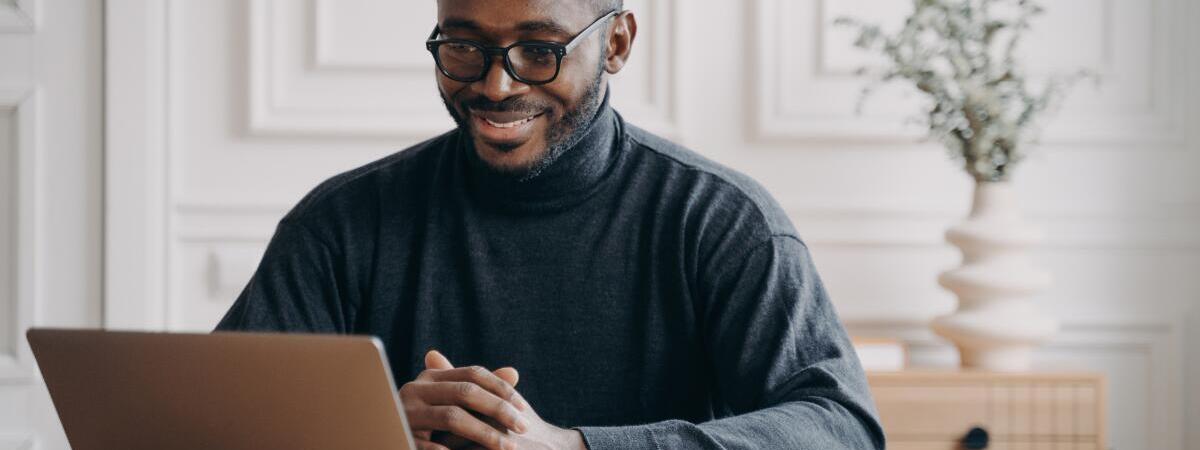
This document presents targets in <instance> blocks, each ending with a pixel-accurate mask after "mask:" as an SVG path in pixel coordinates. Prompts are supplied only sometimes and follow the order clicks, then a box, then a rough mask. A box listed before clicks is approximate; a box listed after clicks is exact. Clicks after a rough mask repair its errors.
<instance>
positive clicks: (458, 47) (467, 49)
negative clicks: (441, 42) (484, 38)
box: [445, 42, 479, 53]
mask: <svg viewBox="0 0 1200 450" xmlns="http://www.w3.org/2000/svg"><path fill="white" fill-rule="evenodd" d="M445 45H446V50H449V51H452V52H454V53H472V52H477V51H479V49H478V48H475V46H474V45H468V44H463V43H459V42H451V43H449V44H445Z"/></svg>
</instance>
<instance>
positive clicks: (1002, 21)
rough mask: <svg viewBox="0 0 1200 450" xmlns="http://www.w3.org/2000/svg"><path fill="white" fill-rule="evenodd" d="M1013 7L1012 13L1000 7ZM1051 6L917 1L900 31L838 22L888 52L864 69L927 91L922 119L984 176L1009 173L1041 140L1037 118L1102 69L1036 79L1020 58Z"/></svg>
mask: <svg viewBox="0 0 1200 450" xmlns="http://www.w3.org/2000/svg"><path fill="white" fill-rule="evenodd" d="M1004 8H1007V11H1008V12H1009V14H1008V15H1007V16H1005V15H1002V14H997V13H996V12H997V9H1004ZM1044 12H1045V10H1044V9H1043V8H1042V7H1041V6H1040V5H1038V4H1037V2H1035V1H1033V0H913V12H912V14H911V15H909V16H908V18H907V19H905V21H904V26H903V27H902V28H901V29H900V30H899V31H896V32H895V33H891V34H889V33H886V32H884V31H883V30H882V28H880V26H879V25H875V24H868V23H863V22H861V21H859V20H857V19H854V18H850V17H841V18H838V19H837V20H836V21H835V23H836V24H837V25H840V26H847V27H852V28H854V29H856V30H857V32H858V36H857V38H856V39H855V41H854V45H855V46H856V47H859V48H862V49H865V50H868V51H872V52H875V53H878V54H880V55H882V56H883V57H884V59H885V60H886V64H885V65H884V66H883V67H879V68H874V69H867V68H863V69H860V70H859V71H858V73H859V74H863V75H869V76H871V77H872V78H873V79H874V81H873V82H872V83H870V84H868V85H867V86H866V87H864V88H863V93H862V96H861V97H860V98H859V102H858V110H859V111H861V110H862V107H863V104H864V102H865V100H866V98H867V97H869V96H870V95H871V94H872V92H873V91H874V89H875V87H876V86H878V85H881V84H885V83H890V82H894V81H898V80H904V81H906V82H908V83H909V84H911V85H912V86H913V87H915V88H916V89H917V91H919V92H921V93H922V94H923V95H924V96H925V97H926V98H927V99H928V100H929V107H928V109H927V110H926V114H925V115H924V116H923V117H922V118H921V123H922V124H923V125H925V126H927V127H928V128H929V136H930V137H931V138H933V139H936V140H938V141H940V142H941V143H942V144H944V145H945V146H946V148H947V149H948V150H949V151H950V153H951V155H952V156H953V157H955V158H957V159H959V160H960V161H961V163H962V164H963V168H964V169H965V170H966V171H967V173H968V174H970V175H971V176H972V177H974V178H975V179H976V180H979V181H1002V180H1007V179H1008V178H1009V176H1010V175H1011V173H1012V170H1013V167H1014V166H1015V165H1016V163H1018V162H1019V161H1021V160H1022V159H1023V158H1024V156H1025V155H1024V153H1023V150H1022V149H1023V147H1024V146H1023V145H1022V144H1024V143H1028V142H1031V141H1033V140H1034V139H1036V135H1037V133H1038V128H1037V127H1036V126H1035V124H1036V122H1037V121H1038V120H1039V119H1040V118H1041V117H1042V116H1043V115H1045V114H1046V113H1048V112H1049V111H1051V110H1052V109H1053V108H1054V107H1056V106H1057V105H1059V104H1060V103H1061V101H1062V100H1063V98H1064V97H1065V96H1066V93H1067V92H1068V91H1070V89H1071V88H1072V87H1074V85H1075V84H1076V83H1078V82H1080V81H1082V80H1084V79H1088V78H1091V79H1097V77H1096V76H1095V74H1093V73H1091V72H1089V71H1086V70H1080V71H1078V72H1076V73H1073V74H1069V75H1065V76H1064V75H1057V76H1052V77H1050V78H1049V79H1048V80H1046V81H1045V82H1044V83H1043V84H1042V87H1041V89H1037V88H1035V87H1033V86H1031V83H1029V82H1028V77H1027V76H1026V75H1025V72H1024V70H1023V68H1022V67H1021V65H1020V64H1019V61H1018V60H1017V57H1016V52H1017V49H1018V48H1019V46H1020V44H1021V42H1022V38H1023V36H1024V34H1025V33H1026V32H1028V30H1029V29H1030V26H1031V22H1032V20H1033V19H1034V18H1035V17H1037V16H1039V15H1041V14H1043V13H1044Z"/></svg>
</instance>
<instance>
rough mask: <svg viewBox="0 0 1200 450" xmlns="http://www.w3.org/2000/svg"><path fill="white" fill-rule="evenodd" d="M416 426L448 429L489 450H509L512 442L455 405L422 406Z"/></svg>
mask: <svg viewBox="0 0 1200 450" xmlns="http://www.w3.org/2000/svg"><path fill="white" fill-rule="evenodd" d="M424 412H425V414H421V416H420V417H419V418H418V420H417V421H419V422H421V423H420V424H418V425H417V426H419V427H420V428H428V429H434V430H443V431H449V432H451V433H453V434H457V435H459V436H462V437H464V438H467V439H470V440H472V441H474V442H476V443H478V444H480V445H483V446H484V447H487V448H489V449H491V450H511V449H512V442H510V441H508V440H507V439H505V438H504V435H503V434H501V433H500V431H499V430H496V429H495V428H494V427H492V426H491V425H488V424H486V423H484V422H483V421H482V420H479V419H478V418H476V417H475V416H473V415H471V413H468V412H467V410H465V409H462V408H460V407H457V406H429V407H426V408H424Z"/></svg>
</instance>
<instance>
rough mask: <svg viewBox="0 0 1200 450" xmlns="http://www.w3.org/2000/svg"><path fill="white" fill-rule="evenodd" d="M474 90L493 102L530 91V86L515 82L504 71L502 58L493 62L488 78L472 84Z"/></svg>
mask: <svg viewBox="0 0 1200 450" xmlns="http://www.w3.org/2000/svg"><path fill="white" fill-rule="evenodd" d="M472 88H474V89H475V90H476V91H477V92H478V93H479V94H482V95H483V96H485V97H487V98H488V100H491V101H493V102H499V101H502V100H504V99H506V98H509V97H512V96H514V95H521V94H524V93H526V92H528V91H529V85H528V84H525V83H522V82H520V81H517V80H514V79H513V77H512V76H511V75H509V74H508V71H507V70H504V58H502V57H501V58H495V59H493V60H492V66H491V67H489V68H488V72H487V76H485V77H483V79H482V80H479V81H476V82H475V83H472Z"/></svg>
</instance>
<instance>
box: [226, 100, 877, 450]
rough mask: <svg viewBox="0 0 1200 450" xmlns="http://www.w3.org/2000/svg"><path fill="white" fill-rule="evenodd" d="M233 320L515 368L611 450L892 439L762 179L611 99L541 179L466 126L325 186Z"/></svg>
mask: <svg viewBox="0 0 1200 450" xmlns="http://www.w3.org/2000/svg"><path fill="white" fill-rule="evenodd" d="M217 329H218V330H257V331H264V330H268V331H297V332H299V331H303V332H320V333H353V334H369V335H375V336H378V337H379V338H380V339H381V340H382V341H383V342H384V343H385V345H386V348H387V355H388V358H389V360H390V363H391V366H392V373H393V374H394V376H395V377H396V383H397V385H401V384H403V383H406V382H408V381H411V380H412V379H413V378H415V377H416V375H417V374H418V373H420V372H421V370H422V369H423V368H424V367H423V366H424V364H423V359H422V358H423V356H424V354H425V352H426V351H427V350H429V349H434V348H436V349H438V350H440V351H441V352H442V353H444V354H446V355H447V356H448V357H449V358H450V360H451V361H454V362H455V363H456V364H462V365H482V366H485V367H491V368H497V367H502V366H512V367H515V368H517V370H518V371H520V373H521V384H520V385H519V386H518V390H519V391H521V393H522V395H524V396H525V398H527V399H528V400H529V402H530V403H531V404H532V405H533V407H534V409H535V410H536V411H538V413H539V414H540V415H541V416H542V418H543V419H545V420H546V421H547V422H549V423H552V424H555V425H558V426H561V427H573V428H576V429H578V430H580V431H581V432H582V433H583V435H584V439H585V441H586V442H587V444H588V446H589V447H590V448H591V449H592V450H602V449H675V448H680V449H824V450H828V449H855V450H858V449H882V448H883V445H884V444H883V442H884V438H883V434H882V431H881V429H880V426H879V423H878V421H877V419H876V415H875V410H874V406H873V403H872V400H871V396H870V394H869V392H868V390H867V384H866V382H865V379H864V376H863V371H862V369H861V368H860V366H859V364H858V362H857V360H856V358H855V357H854V353H853V350H852V349H851V346H850V343H849V341H848V339H847V337H846V333H845V331H844V330H843V328H842V325H841V324H840V323H839V321H838V318H837V316H836V314H835V313H834V309H833V305H832V304H830V301H829V298H828V296H827V295H826V293H825V289H824V288H823V287H822V285H821V280H820V279H819V277H818V276H817V271H816V268H815V267H814V266H813V261H812V258H811V256H810V255H809V252H808V249H807V248H806V247H805V245H804V243H803V242H802V241H801V240H800V237H799V236H798V235H797V233H796V231H795V229H793V227H792V224H791V223H790V222H789V220H788V219H787V217H786V216H785V215H784V214H783V212H782V211H781V210H780V208H779V206H778V205H777V204H776V203H775V202H774V201H773V200H772V199H771V197H770V196H769V195H768V194H767V193H766V191H764V190H763V189H762V188H761V187H760V186H759V185H758V184H757V183H755V182H754V181H752V180H751V179H749V178H747V177H746V176H744V175H742V174H739V173H737V172H734V171H732V170H730V169H727V168H725V167H722V166H720V165H718V164H716V163H714V162H712V161H709V160H707V159H705V158H703V157H701V156H699V155H697V154H696V153H693V152H692V151H690V150H687V149H684V148H681V147H679V146H676V145H674V144H672V143H670V142H667V141H665V140H663V139H660V138H658V137H655V136H653V135H651V134H649V133H647V132H645V131H642V130H640V129H637V128H635V127H633V126H630V125H628V124H626V123H625V122H624V121H623V120H622V119H621V117H620V116H619V115H617V114H616V113H615V112H613V111H612V109H611V108H609V107H608V105H607V102H606V103H605V105H604V106H603V107H602V108H601V110H600V112H599V113H598V114H597V116H596V117H595V118H594V119H593V121H592V123H591V125H589V130H588V131H587V135H586V137H585V138H584V139H583V140H582V141H581V142H580V143H579V144H578V145H577V146H575V147H574V148H572V149H569V150H567V151H566V152H565V153H564V154H563V155H562V156H561V157H560V158H559V159H558V160H556V161H555V162H554V163H553V164H551V165H550V166H548V167H547V168H546V170H544V171H543V172H541V173H540V174H539V175H538V176H536V177H533V178H531V179H528V180H524V181H521V180H517V179H514V178H510V177H507V176H503V175H500V174H497V173H494V172H492V171H490V170H489V169H488V168H487V166H486V165H485V164H484V163H483V162H482V161H481V160H480V159H479V157H478V155H477V154H476V153H475V151H474V149H473V147H472V144H471V141H470V139H469V138H467V137H466V136H464V135H463V134H462V133H461V132H460V131H452V132H450V133H447V134H444V135H442V136H439V137H437V138H434V139H432V140H429V141H426V142H424V143H421V144H418V145H416V146H414V147H412V148H409V149H406V150H404V151H401V152H399V153H396V154H394V155H392V156H389V157H387V158H384V159H382V160H379V161H376V162H374V163H371V164H368V165H366V166H364V167H361V168H359V169H356V170H353V171H350V172H347V173H344V174H341V175H338V176H336V177H333V178H332V179H330V180H328V181H326V182H325V183H323V184H321V185H320V186H318V187H317V188H316V189H314V190H313V191H312V192H311V193H310V194H309V195H308V196H307V197H305V198H304V200H302V201H301V202H300V203H299V204H298V205H296V207H295V208H294V209H293V210H292V211H291V212H290V213H288V214H287V216H286V217H284V218H283V220H282V221H280V223H279V226H278V228H277V229H276V231H275V236H274V237H273V238H272V240H271V243H270V245H269V246H268V248H267V251H266V254H265V255H264V256H263V259H262V262H261V264H260V265H259V267H258V270H257V272H255V274H254V276H253V278H252V279H251V280H250V282H249V284H248V285H247V286H246V288H245V290H244V291H243V292H242V294H241V295H240V296H239V297H238V299H237V302H236V303H235V304H234V305H233V307H232V308H231V309H230V310H229V312H228V314H227V315H226V316H225V318H224V319H222V320H221V322H220V324H219V325H218V326H217Z"/></svg>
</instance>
